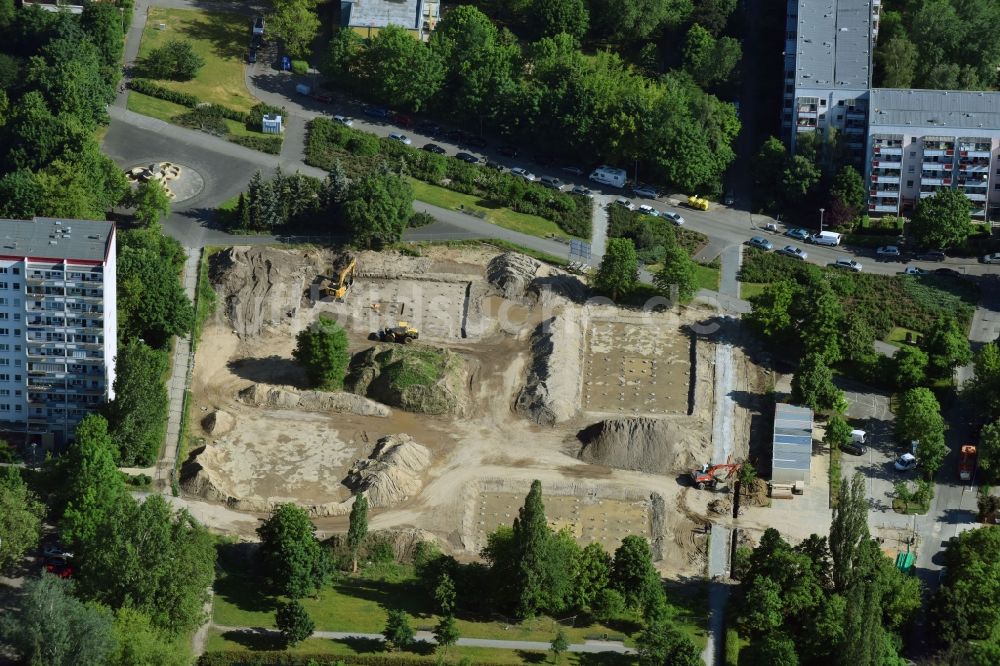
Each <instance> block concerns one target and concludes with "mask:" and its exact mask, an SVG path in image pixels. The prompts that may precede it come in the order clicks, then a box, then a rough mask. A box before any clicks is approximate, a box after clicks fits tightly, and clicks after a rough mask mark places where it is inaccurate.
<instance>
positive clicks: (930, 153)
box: [924, 148, 955, 158]
mask: <svg viewBox="0 0 1000 666" xmlns="http://www.w3.org/2000/svg"><path fill="white" fill-rule="evenodd" d="M954 154H955V151H954V150H952V149H950V148H948V149H945V148H924V157H925V158H926V157H951V156H952V155H954Z"/></svg>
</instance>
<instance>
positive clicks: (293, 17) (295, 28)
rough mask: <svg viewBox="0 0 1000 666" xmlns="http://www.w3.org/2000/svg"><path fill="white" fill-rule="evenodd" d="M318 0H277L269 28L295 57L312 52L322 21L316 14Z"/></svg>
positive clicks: (301, 56) (304, 55)
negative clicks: (312, 44)
mask: <svg viewBox="0 0 1000 666" xmlns="http://www.w3.org/2000/svg"><path fill="white" fill-rule="evenodd" d="M316 4H317V0H276V1H275V2H274V3H273V5H274V12H273V13H272V14H271V16H270V19H269V21H268V28H269V29H270V31H271V32H272V33H274V34H275V35H277V37H278V38H279V39H281V41H282V43H284V45H285V49H286V50H287V51H288V54H289V55H290V56H292V57H293V58H305V57H306V56H307V55H309V53H310V52H311V49H310V47H309V45H310V44H311V43H312V41H313V39H315V38H316V35H317V34H318V33H319V28H320V21H319V17H318V16H317V15H316Z"/></svg>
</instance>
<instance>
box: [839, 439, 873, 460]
mask: <svg viewBox="0 0 1000 666" xmlns="http://www.w3.org/2000/svg"><path fill="white" fill-rule="evenodd" d="M840 450H841V451H843V452H844V453H850V454H851V455H854V456H863V455H865V453H866V452H867V451H868V449H867V448H866V447H865V445H864V444H862V443H861V442H857V441H855V440H853V439H852V440H850V441H848V442H843V443H842V444H841V445H840Z"/></svg>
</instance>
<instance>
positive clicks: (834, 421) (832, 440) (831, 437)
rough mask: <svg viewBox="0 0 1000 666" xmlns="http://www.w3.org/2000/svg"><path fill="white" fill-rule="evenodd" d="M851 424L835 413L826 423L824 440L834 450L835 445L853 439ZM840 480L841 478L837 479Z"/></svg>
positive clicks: (838, 445) (837, 445) (838, 446)
mask: <svg viewBox="0 0 1000 666" xmlns="http://www.w3.org/2000/svg"><path fill="white" fill-rule="evenodd" d="M851 430H852V428H851V424H849V423H848V422H847V421H845V420H844V417H843V416H841V415H840V414H833V415H831V416H830V420H829V421H828V422H827V424H826V432H825V433H824V434H823V442H824V443H825V444H826V445H827V446H829V447H830V449H831V450H832V449H833V448H834V447H837V448H840V445H841V444H846V443H847V442H848V440H850V439H851ZM835 481H838V482H839V479H835Z"/></svg>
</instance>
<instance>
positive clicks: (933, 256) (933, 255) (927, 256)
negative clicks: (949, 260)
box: [917, 250, 945, 261]
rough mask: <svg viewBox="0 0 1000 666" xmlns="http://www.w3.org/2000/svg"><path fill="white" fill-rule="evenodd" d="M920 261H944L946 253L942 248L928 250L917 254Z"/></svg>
mask: <svg viewBox="0 0 1000 666" xmlns="http://www.w3.org/2000/svg"><path fill="white" fill-rule="evenodd" d="M917 259H919V260H920V261H944V260H945V255H944V252H942V251H941V250H928V251H926V252H921V253H920V254H918V255H917Z"/></svg>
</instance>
